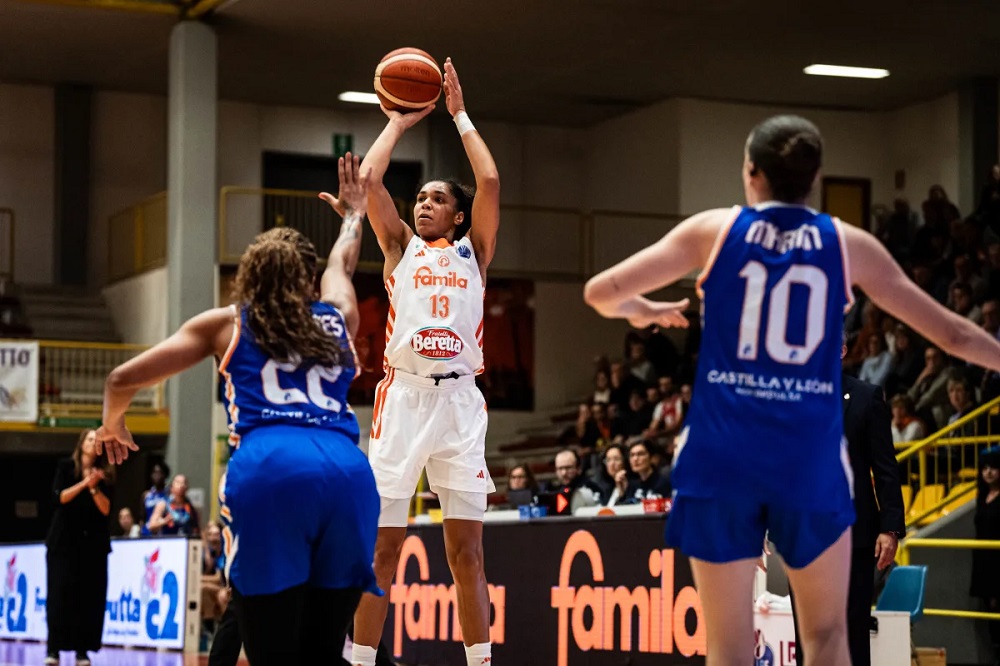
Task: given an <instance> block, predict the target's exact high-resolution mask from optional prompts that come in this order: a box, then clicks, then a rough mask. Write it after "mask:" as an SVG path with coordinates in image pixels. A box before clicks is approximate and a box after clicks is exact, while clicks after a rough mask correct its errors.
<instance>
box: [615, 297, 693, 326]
mask: <svg viewBox="0 0 1000 666" xmlns="http://www.w3.org/2000/svg"><path fill="white" fill-rule="evenodd" d="M690 304H691V301H690V299H687V298H685V299H684V300H682V301H673V302H664V303H656V302H652V301H650V302H648V303H647V304H646V306H645V308H643V310H642V311H640V312H636V313H635V314H633V315H631V316H629V317H628V323H629V324H631V325H632V326H634V327H635V328H646V327H648V326H662V327H663V328H673V327H677V328H687V327H688V323H689V322H688V319H687V317H686V316H685V315H684V311H685V310H687V308H688V305H690Z"/></svg>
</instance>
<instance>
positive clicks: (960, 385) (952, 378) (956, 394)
mask: <svg viewBox="0 0 1000 666" xmlns="http://www.w3.org/2000/svg"><path fill="white" fill-rule="evenodd" d="M948 401H949V402H950V403H951V408H952V410H953V411H954V413H953V414H952V415H951V417H950V418H949V419H948V425H951V424H952V423H955V422H956V421H958V420H959V419H961V418H963V417H965V416H968V415H969V413H971V412H972V411H973V410H975V409H976V408H977V407H978V404H977V403H976V396H975V393H974V392H973V390H972V385H971V383H970V382H969V378H968V376H967V375H966V373H965V371H964V370H963V369H961V368H953V369H952V371H951V372H950V373H949V374H948ZM986 432H987V430H986V418H985V415H984V417H980V418H975V419H973V420H972V421H969V422H967V423H965V424H964V425H961V426H959V427H958V428H956V429H955V430H952V431H951V436H952V437H975V436H977V435H983V434H986ZM949 448H950V449H951V456H950V457H951V459H952V463H953V466H952V472H955V471H957V470H958V469H960V468H962V467H974V466H975V463H974V462H973V461H974V460H975V455H976V445H975V444H965V445H961V446H952V447H949Z"/></svg>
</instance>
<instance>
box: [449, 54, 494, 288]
mask: <svg viewBox="0 0 1000 666" xmlns="http://www.w3.org/2000/svg"><path fill="white" fill-rule="evenodd" d="M444 94H445V104H446V105H447V107H448V113H450V114H451V116H452V118H453V119H454V121H455V124H456V125H457V126H458V131H459V133H460V134H461V135H462V145H464V146H465V154H466V155H467V156H468V157H469V162H470V163H471V164H472V173H473V174H474V175H475V177H476V197H475V199H473V201H472V228H471V229H470V231H469V239H470V240H471V241H472V247H473V249H475V251H476V259H477V260H478V261H479V269H480V271H481V272H482V273H483V274H484V275H485V273H486V268H487V267H488V266H489V265H490V262H491V261H492V260H493V254H494V253H495V252H496V244H497V230H498V229H499V228H500V174H499V173H498V172H497V165H496V162H494V161H493V155H491V154H490V150H489V148H487V147H486V142H485V141H483V137H482V136H480V135H479V132H478V131H476V128H475V127H474V126H473V125H472V121H470V120H469V115H468V114H467V113H466V112H465V98H464V96H463V94H462V86H461V84H460V83H459V81H458V73H457V72H456V71H455V66H454V65H453V64H452V62H451V58H447V59H446V60H445V61H444Z"/></svg>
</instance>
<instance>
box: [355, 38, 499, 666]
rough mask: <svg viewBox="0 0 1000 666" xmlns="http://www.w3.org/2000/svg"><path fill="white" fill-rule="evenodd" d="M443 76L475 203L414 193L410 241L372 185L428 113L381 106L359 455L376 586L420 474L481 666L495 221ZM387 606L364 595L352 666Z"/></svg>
mask: <svg viewBox="0 0 1000 666" xmlns="http://www.w3.org/2000/svg"><path fill="white" fill-rule="evenodd" d="M444 69H445V76H444V91H445V103H446V105H447V107H448V112H449V113H450V114H451V115H452V117H453V118H454V120H455V124H456V126H457V127H458V131H459V133H460V134H461V137H462V144H463V145H464V147H465V152H466V155H467V156H468V158H469V162H470V163H471V164H472V170H473V173H474V174H475V178H476V190H475V194H474V195H473V194H472V193H471V192H470V191H469V190H468V189H466V188H465V187H463V186H462V185H460V184H459V183H456V182H454V181H451V180H447V181H446V180H432V181H430V182H428V183H426V184H424V186H423V187H422V188H421V189H420V192H419V193H418V194H417V203H416V206H415V207H414V209H413V217H414V220H415V227H416V232H414V230H413V229H411V228H410V227H409V226H407V225H406V223H404V222H403V221H402V220H400V219H399V215H398V214H397V211H396V207H395V205H394V204H393V201H392V198H391V197H390V196H389V192H388V191H387V190H386V188H385V186H384V185H383V184H382V178H383V176H384V175H385V171H386V168H387V167H388V166H389V160H390V158H391V155H392V151H393V149H394V148H395V146H396V144H397V143H398V142H399V140H400V139H401V138H402V136H403V134H404V133H405V132H406V130H408V129H409V128H411V127H413V126H414V125H415V124H416V123H418V122H419V121H420V120H421V119H423V118H424V117H426V116H427V115H428V114H429V113H430V112H431V109H432V108H433V106H432V105H431V106H427V107H426V108H424V109H423V110H421V111H412V112H409V113H405V114H404V113H400V112H399V111H395V110H392V111H390V110H387V109H386V108H385V107H384V106H383V109H382V110H383V111H384V112H385V114H386V115H387V116H388V117H389V122H388V124H387V125H386V127H385V129H384V130H383V131H382V134H381V135H380V136H379V137H378V139H377V140H376V141H375V144H374V145H373V146H372V147H371V150H369V152H368V155H367V156H366V157H365V160H364V163H363V164H362V165H361V171H362V174H363V176H364V178H365V180H366V182H367V187H368V188H369V189H368V214H369V219H370V220H371V224H372V228H373V229H374V231H375V235H376V236H377V237H378V242H379V246H380V247H381V248H382V252H383V254H384V255H385V267H384V277H385V285H386V290H387V291H388V293H389V302H390V308H389V319H388V325H387V328H386V340H387V343H386V349H385V361H384V367H385V369H386V377H385V379H383V380H382V382H381V383H380V384H379V387H378V389H377V390H376V394H375V410H374V415H373V422H372V432H371V438H370V443H369V448H368V458H369V461H370V462H371V465H372V470H373V471H374V472H375V479H376V482H377V486H378V491H379V495H380V497H381V503H382V505H381V506H382V511H381V514H380V516H379V533H378V540H377V542H376V546H375V573H376V577H377V579H378V584H379V587H381V588H382V589H383V590H387V589H389V586H390V584H391V579H392V576H393V575H394V574H395V572H396V564H397V562H398V560H399V555H400V550H401V548H402V545H403V540H404V538H405V536H406V525H407V522H408V516H409V506H410V498H411V497H412V495H413V492H414V490H415V489H416V486H417V482H418V480H419V478H420V473H421V471H423V470H424V469H426V470H427V478H428V480H429V481H430V487H431V490H433V491H434V492H435V493H437V495H438V497H439V498H440V501H441V509H442V513H443V515H444V541H445V550H446V552H447V555H448V566H449V568H450V569H451V573H452V576H453V578H454V580H455V588H456V591H457V597H458V617H459V623H460V624H461V627H462V636H463V639H464V641H465V652H466V658H467V660H468V663H469V664H470V665H474V666H480V665H481V664H489V663H491V659H492V657H491V646H490V637H489V608H490V600H489V595H488V592H487V586H486V575H485V573H484V568H483V545H482V544H483V541H482V540H483V523H482V521H483V516H484V514H485V512H486V496H487V494H488V493H491V492H493V491H494V490H496V488H495V487H494V485H493V481H492V479H491V478H490V474H489V471H488V470H487V469H486V425H487V416H486V401H485V400H484V399H483V396H482V394H481V393H480V391H479V389H478V388H477V387H476V383H475V375H477V374H479V373H480V372H482V370H483V339H482V333H483V295H484V285H485V283H486V270H487V267H488V266H489V264H490V260H492V258H493V253H494V249H495V247H496V236H497V229H498V228H499V224H500V179H499V175H498V174H497V168H496V164H495V163H494V161H493V157H492V155H490V151H489V149H488V148H487V147H486V143H485V142H484V141H483V139H482V137H481V136H480V135H479V132H477V131H476V129H475V127H473V125H472V122H471V121H470V120H469V117H468V115H467V114H466V112H465V101H464V99H463V96H462V87H461V85H460V84H459V81H458V74H457V73H456V71H455V67H454V66H453V65H452V63H451V59H450V58H449V59H448V60H447V61H446V62H445V65H444ZM388 601H389V600H388V597H376V596H374V595H370V594H366V595H364V596H363V597H362V600H361V604H360V605H359V606H358V611H357V613H356V614H355V622H354V624H355V633H354V651H353V654H352V657H351V663H352V664H354V665H360V666H374V663H375V646H377V645H378V642H379V638H380V637H381V635H382V627H383V625H384V623H385V616H386V610H387V606H388Z"/></svg>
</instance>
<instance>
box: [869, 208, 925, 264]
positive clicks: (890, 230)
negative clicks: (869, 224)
mask: <svg viewBox="0 0 1000 666" xmlns="http://www.w3.org/2000/svg"><path fill="white" fill-rule="evenodd" d="M916 232H917V215H916V213H914V212H913V211H912V210H910V204H909V202H907V201H906V199H896V200H895V201H894V202H893V212H892V214H891V215H889V216H888V217H886V218H885V220H884V222H883V223H882V224H881V225H879V228H878V230H877V231H876V232H875V235H876V236H878V239H879V240H880V241H882V244H883V245H885V249H887V250H889V254H891V255H892V256H893V257H895V258H896V260H897V261H903V260H905V259H906V258H907V257H908V256H909V254H910V249H911V247H912V245H913V240H914V237H915V235H916Z"/></svg>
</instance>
